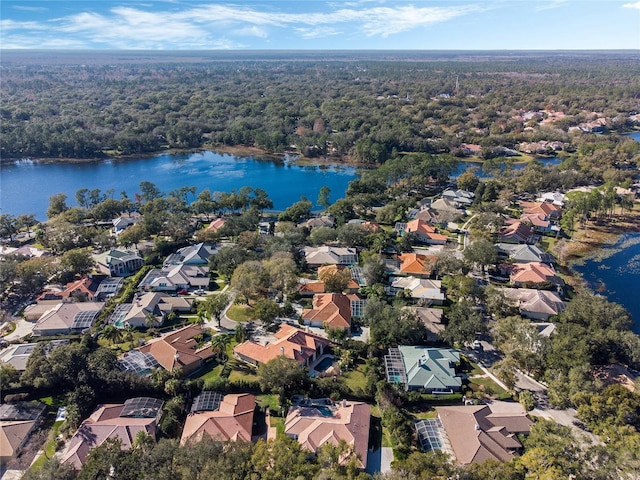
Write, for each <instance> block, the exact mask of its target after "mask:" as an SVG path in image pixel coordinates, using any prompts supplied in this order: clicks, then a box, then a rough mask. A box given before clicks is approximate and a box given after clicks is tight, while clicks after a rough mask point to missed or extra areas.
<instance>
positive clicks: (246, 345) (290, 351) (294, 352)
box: [233, 325, 330, 365]
mask: <svg viewBox="0 0 640 480" xmlns="http://www.w3.org/2000/svg"><path fill="white" fill-rule="evenodd" d="M275 337H276V341H275V342H272V343H268V344H266V345H260V344H259V343H256V342H253V341H251V340H247V341H246V342H243V343H241V344H240V345H236V346H235V347H234V349H233V351H234V353H237V354H239V355H241V356H243V357H245V358H248V359H251V360H253V361H255V362H256V363H267V362H268V361H269V360H272V359H274V358H276V357H278V356H280V355H284V356H286V357H288V358H291V359H293V360H296V361H297V362H298V363H300V364H301V365H304V364H305V363H306V362H307V360H308V359H309V358H311V357H313V355H314V354H315V352H316V350H317V349H318V348H319V347H320V346H324V347H326V346H328V345H329V344H330V342H329V340H327V339H326V338H323V337H320V336H319V335H315V334H313V333H309V332H305V331H303V330H300V329H299V328H296V327H293V326H291V325H281V326H280V330H278V331H277V332H276V334H275Z"/></svg>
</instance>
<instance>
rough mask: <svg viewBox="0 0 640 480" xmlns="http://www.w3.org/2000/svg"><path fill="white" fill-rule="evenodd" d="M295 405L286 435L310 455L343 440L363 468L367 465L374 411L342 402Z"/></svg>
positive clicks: (288, 421) (360, 403) (364, 404)
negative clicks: (372, 412)
mask: <svg viewBox="0 0 640 480" xmlns="http://www.w3.org/2000/svg"><path fill="white" fill-rule="evenodd" d="M309 403H310V405H309V406H306V404H305V405H302V404H298V405H294V406H292V407H291V408H289V412H288V413H287V417H286V419H285V422H284V433H285V434H286V435H287V436H289V437H290V438H293V439H294V440H297V441H298V443H300V445H302V446H303V447H304V448H305V449H307V450H308V451H310V452H311V453H314V454H315V453H316V452H317V451H318V449H320V448H321V447H322V446H323V445H325V444H327V443H330V444H332V445H337V444H338V443H339V442H340V441H341V440H344V441H345V442H346V443H347V445H349V446H351V447H353V449H354V451H355V453H356V454H357V456H358V459H359V466H360V468H365V467H366V465H367V454H368V446H369V428H370V425H371V407H369V405H367V404H366V403H364V402H353V401H347V400H343V401H342V402H339V403H336V404H330V405H327V404H326V402H321V403H323V404H322V405H314V404H315V403H317V402H315V401H313V400H312V401H310V402H309Z"/></svg>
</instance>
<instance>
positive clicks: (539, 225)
mask: <svg viewBox="0 0 640 480" xmlns="http://www.w3.org/2000/svg"><path fill="white" fill-rule="evenodd" d="M520 221H521V222H523V223H525V224H529V225H531V227H532V228H533V230H534V231H535V232H538V233H549V232H551V231H553V230H554V225H553V224H552V223H551V222H550V221H549V220H548V219H547V217H546V216H545V215H543V214H541V213H525V214H523V215H521V216H520ZM558 229H559V227H556V228H555V230H558ZM520 243H522V242H520Z"/></svg>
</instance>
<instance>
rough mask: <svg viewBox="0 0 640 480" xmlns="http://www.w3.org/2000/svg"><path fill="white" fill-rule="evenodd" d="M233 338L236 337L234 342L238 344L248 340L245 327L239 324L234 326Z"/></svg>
mask: <svg viewBox="0 0 640 480" xmlns="http://www.w3.org/2000/svg"><path fill="white" fill-rule="evenodd" d="M235 337H236V342H238V343H242V342H244V341H246V340H248V338H249V332H247V327H245V326H244V325H242V324H241V323H239V324H238V325H236V329H235Z"/></svg>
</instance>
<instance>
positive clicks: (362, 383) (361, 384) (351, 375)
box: [342, 365, 367, 392]
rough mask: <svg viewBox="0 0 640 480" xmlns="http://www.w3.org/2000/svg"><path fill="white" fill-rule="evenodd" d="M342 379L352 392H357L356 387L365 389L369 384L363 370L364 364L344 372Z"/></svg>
mask: <svg viewBox="0 0 640 480" xmlns="http://www.w3.org/2000/svg"><path fill="white" fill-rule="evenodd" d="M342 379H343V380H344V383H345V384H346V385H347V387H349V390H351V391H352V392H355V391H356V389H364V388H365V387H366V386H367V377H366V375H365V374H364V372H363V371H362V365H358V367H357V368H355V369H353V370H349V371H348V372H346V373H343V374H342Z"/></svg>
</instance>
